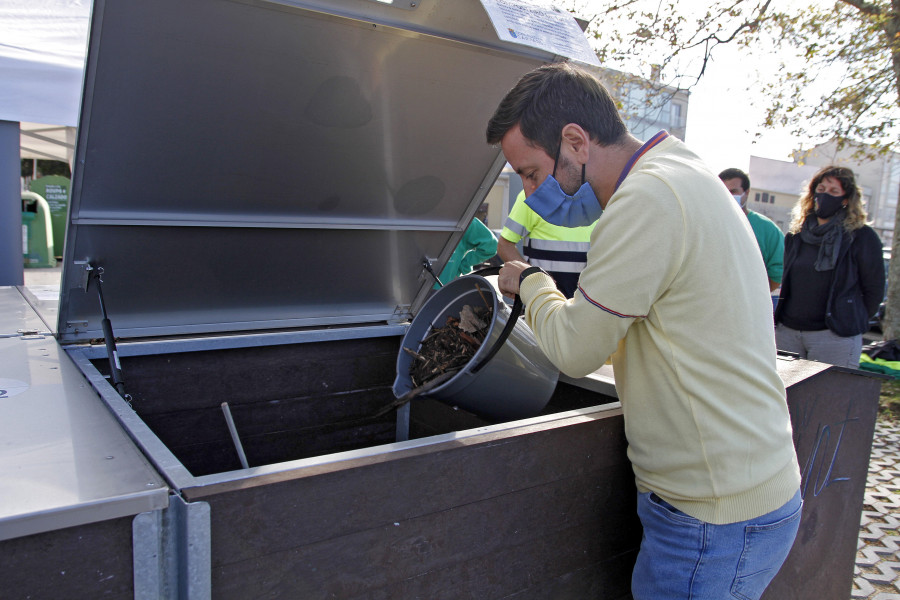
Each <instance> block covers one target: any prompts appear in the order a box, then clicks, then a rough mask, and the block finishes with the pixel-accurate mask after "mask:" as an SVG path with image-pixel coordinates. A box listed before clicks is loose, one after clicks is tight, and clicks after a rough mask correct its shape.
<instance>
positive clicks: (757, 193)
mask: <svg viewBox="0 0 900 600" xmlns="http://www.w3.org/2000/svg"><path fill="white" fill-rule="evenodd" d="M755 200H756V201H757V202H759V192H756V198H755Z"/></svg>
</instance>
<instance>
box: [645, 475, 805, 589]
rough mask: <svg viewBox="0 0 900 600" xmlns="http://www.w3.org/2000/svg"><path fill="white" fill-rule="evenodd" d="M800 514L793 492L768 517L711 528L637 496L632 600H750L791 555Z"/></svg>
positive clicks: (655, 498)
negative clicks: (640, 532) (640, 531)
mask: <svg viewBox="0 0 900 600" xmlns="http://www.w3.org/2000/svg"><path fill="white" fill-rule="evenodd" d="M801 508H802V501H801V499H800V492H799V491H798V492H797V493H796V494H795V495H794V497H793V498H792V499H791V500H789V501H788V502H787V504H785V505H784V506H782V507H781V508H778V509H776V510H774V511H772V512H770V513H769V514H766V515H763V516H761V517H757V518H755V519H750V520H749V521H742V522H740V523H730V524H728V525H712V524H710V523H705V522H703V521H700V520H697V519H695V518H693V517H690V516H688V515H686V514H684V513H683V512H681V511H680V510H678V509H677V508H675V507H673V506H672V505H671V504H669V503H668V502H666V501H665V500H662V499H661V498H660V497H659V496H657V495H656V494H650V493H646V494H638V516H639V517H640V519H641V524H642V525H643V526H644V536H643V538H642V539H641V550H640V552H639V553H638V557H637V562H636V563H635V565H634V573H633V574H632V576H631V593H632V596H633V597H634V600H661V599H665V600H723V599H726V598H737V599H740V600H756V599H757V598H759V597H760V596H761V595H762V593H763V591H765V589H766V586H767V585H769V582H770V581H772V578H773V577H775V574H776V573H778V569H780V568H781V565H782V563H783V562H784V559H785V558H787V555H788V552H790V550H791V546H792V545H793V543H794V538H795V537H796V536H797V530H798V528H799V527H800V509H801Z"/></svg>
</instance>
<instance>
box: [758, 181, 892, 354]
mask: <svg viewBox="0 0 900 600" xmlns="http://www.w3.org/2000/svg"><path fill="white" fill-rule="evenodd" d="M881 250H882V244H881V240H880V239H879V237H878V234H877V233H875V230H873V229H872V228H871V227H869V226H868V225H866V211H865V209H864V208H863V205H862V197H861V193H860V190H859V188H858V187H857V185H856V179H855V177H854V175H853V171H851V170H850V169H847V168H845V167H836V166H829V167H825V168H823V169H822V170H820V171H819V172H818V173H816V175H815V176H814V177H813V178H812V180H811V181H810V182H809V186H808V187H807V190H806V193H805V194H804V195H803V196H802V197H801V198H800V200H799V201H798V202H797V205H796V206H795V207H794V211H793V220H792V222H791V227H790V231H789V232H788V233H787V235H786V236H785V239H784V275H783V278H782V284H781V299H780V300H779V302H778V306H777V308H776V309H775V323H776V329H775V339H776V343H777V345H778V349H779V350H783V351H787V352H795V353H797V354H799V355H800V358H806V359H809V360H816V361H819V362H826V363H829V364H833V365H839V366H843V367H853V368H859V355H860V352H861V351H862V334H863V333H864V332H865V331H867V330H868V329H869V317H871V316H872V315H874V314H875V312H876V311H877V310H878V305H879V304H880V303H881V301H882V299H883V298H884V263H883V259H882V253H881Z"/></svg>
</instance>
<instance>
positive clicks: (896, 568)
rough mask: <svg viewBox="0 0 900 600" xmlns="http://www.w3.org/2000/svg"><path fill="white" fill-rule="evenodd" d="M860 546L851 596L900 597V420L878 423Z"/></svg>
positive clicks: (877, 599) (883, 599)
mask: <svg viewBox="0 0 900 600" xmlns="http://www.w3.org/2000/svg"><path fill="white" fill-rule="evenodd" d="M857 548H858V551H857V553H856V567H855V569H854V577H853V588H852V590H851V593H850V597H851V599H859V598H864V599H866V600H900V423H891V422H889V421H884V420H879V421H878V423H877V424H876V426H875V437H874V439H873V441H872V454H871V456H870V458H869V476H868V480H867V483H866V494H865V499H864V505H863V513H862V518H861V519H860V530H859V542H858V545H857ZM824 567H825V565H823V568H824Z"/></svg>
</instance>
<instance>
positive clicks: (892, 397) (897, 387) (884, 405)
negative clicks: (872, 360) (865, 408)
mask: <svg viewBox="0 0 900 600" xmlns="http://www.w3.org/2000/svg"><path fill="white" fill-rule="evenodd" d="M878 417H879V418H880V419H885V420H887V421H900V379H891V380H890V381H883V382H881V396H880V398H879V400H878Z"/></svg>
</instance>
